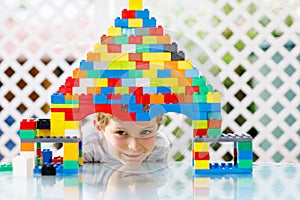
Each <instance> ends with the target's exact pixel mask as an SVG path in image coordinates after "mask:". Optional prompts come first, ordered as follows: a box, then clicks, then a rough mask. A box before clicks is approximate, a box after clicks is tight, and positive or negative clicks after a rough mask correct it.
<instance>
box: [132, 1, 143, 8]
mask: <svg viewBox="0 0 300 200" xmlns="http://www.w3.org/2000/svg"><path fill="white" fill-rule="evenodd" d="M142 9H143V0H129V10H142Z"/></svg>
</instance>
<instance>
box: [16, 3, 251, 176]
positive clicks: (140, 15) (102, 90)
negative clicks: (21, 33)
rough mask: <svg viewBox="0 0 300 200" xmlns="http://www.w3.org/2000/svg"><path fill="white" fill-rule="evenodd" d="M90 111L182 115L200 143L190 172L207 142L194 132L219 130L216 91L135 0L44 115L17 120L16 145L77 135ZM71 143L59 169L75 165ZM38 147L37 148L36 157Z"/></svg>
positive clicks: (142, 117)
mask: <svg viewBox="0 0 300 200" xmlns="http://www.w3.org/2000/svg"><path fill="white" fill-rule="evenodd" d="M144 105H147V109H145V106H144ZM124 108H125V109H124ZM97 112H104V113H108V114H112V115H114V116H115V117H117V118H119V119H120V120H123V121H150V120H151V119H153V118H154V117H157V116H158V115H161V114H165V113H168V112H177V113H181V114H184V115H186V116H187V117H189V118H190V119H191V120H192V121H193V136H194V137H195V138H196V139H195V141H194V142H195V148H196V149H199V148H200V151H198V150H197V151H195V153H194V155H193V156H195V157H194V159H195V167H196V170H195V171H196V172H200V171H201V170H204V171H206V170H212V166H211V165H210V163H209V151H208V145H207V143H206V142H205V141H204V142H202V143H201V144H198V142H199V141H198V139H197V138H202V137H205V138H210V137H212V138H219V137H221V136H222V133H221V120H222V118H221V94H220V93H219V92H217V91H215V90H214V89H213V86H212V85H210V84H208V83H207V81H206V78H205V77H204V76H199V71H198V70H197V69H196V68H195V67H194V66H193V64H192V62H191V61H190V60H189V59H186V58H185V53H184V52H182V51H179V50H178V45H177V44H176V43H175V42H171V37H170V35H168V34H165V33H164V28H163V27H162V26H157V24H156V19H155V18H154V17H150V13H149V10H148V9H143V2H142V0H129V9H124V10H123V11H122V15H121V17H117V18H116V19H115V26H111V27H109V28H108V32H107V34H104V35H102V36H101V37H100V40H99V42H97V43H96V44H95V45H94V49H93V51H90V52H88V53H87V57H86V60H82V61H81V63H80V66H79V67H78V68H76V69H74V70H73V76H70V77H68V78H67V79H66V81H65V84H64V85H62V86H60V87H59V88H58V90H57V92H56V93H54V94H53V95H52V96H51V118H50V120H48V121H47V120H41V119H40V120H32V119H31V120H25V121H22V122H21V131H22V134H21V141H22V145H24V147H23V146H22V147H21V151H22V150H30V151H33V145H34V142H37V141H39V142H42V141H44V139H41V138H39V136H46V137H50V139H49V138H47V139H45V140H51V141H52V139H51V137H56V138H65V137H72V136H79V134H78V129H79V122H80V121H81V120H82V119H84V118H85V117H87V116H88V115H90V114H93V113H97ZM35 125H37V126H38V127H35ZM50 127H51V129H50ZM221 138H222V137H221ZM39 142H38V143H39ZM77 142H78V141H77V140H76V142H74V143H70V144H69V143H65V149H64V150H65V152H64V154H65V156H64V160H63V162H64V163H63V165H64V169H69V170H73V169H74V170H75V171H76V170H77V167H78V163H79V164H82V160H80V159H81V158H80V156H79V155H82V153H81V152H80V150H78V149H79V148H80V147H79V146H80V144H79V143H77ZM25 144H26V145H25ZM27 145H28V147H27ZM202 148H203V149H202ZM40 153H41V152H40V149H38V150H37V154H38V157H39V156H40ZM244 153H245V154H247V153H249V151H248V150H247V151H246V150H245V152H244V150H243V153H241V155H240V156H242V157H243V159H242V158H241V162H242V163H243V164H240V166H243V167H249V166H250V164H249V160H250V157H247V156H246V157H245V158H244ZM239 158H240V157H239Z"/></svg>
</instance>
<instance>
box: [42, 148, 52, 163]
mask: <svg viewBox="0 0 300 200" xmlns="http://www.w3.org/2000/svg"><path fill="white" fill-rule="evenodd" d="M42 157H43V164H49V163H51V162H52V151H50V149H44V150H43V151H42Z"/></svg>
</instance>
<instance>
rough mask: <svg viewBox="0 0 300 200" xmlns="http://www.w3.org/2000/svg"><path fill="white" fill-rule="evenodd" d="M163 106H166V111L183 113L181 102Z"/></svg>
mask: <svg viewBox="0 0 300 200" xmlns="http://www.w3.org/2000/svg"><path fill="white" fill-rule="evenodd" d="M163 107H164V108H165V111H166V112H176V113H181V112H180V111H181V108H180V104H164V105H163Z"/></svg>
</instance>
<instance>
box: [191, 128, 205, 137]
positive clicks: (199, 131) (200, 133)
mask: <svg viewBox="0 0 300 200" xmlns="http://www.w3.org/2000/svg"><path fill="white" fill-rule="evenodd" d="M193 136H194V137H196V136H199V137H202V136H207V129H194V130H193Z"/></svg>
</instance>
